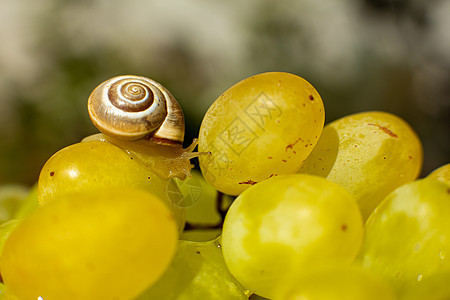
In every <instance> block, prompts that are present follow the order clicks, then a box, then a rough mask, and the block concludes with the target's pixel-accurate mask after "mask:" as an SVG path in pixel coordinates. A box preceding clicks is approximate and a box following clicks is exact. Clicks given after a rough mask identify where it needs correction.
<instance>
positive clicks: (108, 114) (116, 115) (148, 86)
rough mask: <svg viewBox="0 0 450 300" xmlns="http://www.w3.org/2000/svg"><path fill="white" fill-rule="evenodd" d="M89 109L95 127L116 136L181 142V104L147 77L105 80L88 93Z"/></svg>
mask: <svg viewBox="0 0 450 300" xmlns="http://www.w3.org/2000/svg"><path fill="white" fill-rule="evenodd" d="M88 111H89V117H90V118H91V120H92V122H93V123H94V125H95V127H97V128H98V129H99V130H100V131H101V132H102V133H103V134H105V135H108V136H111V137H114V138H116V139H120V140H138V139H142V138H148V139H150V140H152V141H154V142H157V143H163V144H182V143H183V139H184V116H183V112H182V110H181V107H180V105H179V104H178V102H177V101H176V100H175V98H174V97H173V96H172V95H171V94H170V92H169V91H168V90H167V89H166V88H165V87H163V86H162V85H161V84H160V83H158V82H156V81H154V80H151V79H149V78H146V77H142V76H132V75H127V76H118V77H114V78H111V79H109V80H106V81H104V82H103V83H101V84H100V85H99V86H97V87H96V88H95V89H94V91H93V92H92V93H91V95H90V96H89V100H88Z"/></svg>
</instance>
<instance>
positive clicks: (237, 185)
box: [0, 72, 450, 300]
mask: <svg viewBox="0 0 450 300" xmlns="http://www.w3.org/2000/svg"><path fill="white" fill-rule="evenodd" d="M119 79H120V80H119ZM105 82H106V83H108V82H114V84H110V85H108V84H105V83H102V84H101V85H100V86H99V88H97V89H96V90H95V91H96V92H94V93H93V94H92V95H91V97H90V99H91V98H92V97H96V99H95V101H93V103H95V104H92V105H100V106H98V107H97V106H96V107H91V106H90V107H89V110H90V113H91V112H92V111H94V112H95V113H96V115H95V116H92V115H91V118H92V121H93V123H94V124H95V125H96V126H98V128H99V130H100V131H101V132H102V133H99V134H96V135H93V136H89V137H86V138H85V139H83V140H82V141H80V142H79V143H75V144H73V145H70V146H68V147H66V148H64V149H61V150H59V151H58V152H56V153H55V154H54V155H53V156H52V157H50V158H49V159H48V161H47V162H45V164H44V166H43V168H42V170H41V173H40V175H39V180H38V182H37V183H36V185H34V186H33V187H32V188H31V189H30V190H25V189H23V188H20V187H17V186H6V185H5V186H0V222H1V223H0V275H1V277H0V278H1V283H0V299H9V300H28V299H29V300H32V299H33V300H35V299H43V300H61V299H71V300H77V299H79V300H89V299H93V300H94V299H95V300H99V299H100V300H102V299H105V300H107V299H108V300H110V299H121V300H122V299H129V300H133V299H134V300H153V299H158V300H166V299H167V300H182V299H225V300H233V299H242V300H244V299H253V300H256V299H274V300H286V299H288V300H289V299H292V300H294V299H318V300H321V299H327V300H328V299H365V300H371V299H388V300H391V299H392V300H393V299H400V300H403V299H404V300H406V299H408V300H410V299H415V300H425V299H426V300H430V299H431V300H433V299H435V300H437V299H450V288H449V285H448V282H449V280H450V219H449V218H448V216H449V215H450V175H449V174H450V164H446V165H443V166H441V167H440V168H438V169H436V170H435V171H434V172H432V173H431V174H429V175H428V176H427V177H425V178H418V176H419V174H420V171H421V168H422V162H423V149H422V143H421V140H420V138H419V136H418V135H417V134H416V133H415V131H414V124H408V123H407V122H406V121H405V120H403V119H401V118H400V117H398V116H396V115H393V114H391V113H388V112H381V111H366V112H360V113H356V114H349V115H347V116H345V117H343V118H340V119H338V120H335V121H334V122H330V123H327V124H326V123H325V108H324V107H325V106H326V105H324V102H325V104H326V99H324V101H323V100H322V98H321V96H320V95H319V92H318V91H317V90H316V89H315V88H314V87H313V85H312V84H311V83H309V82H308V81H307V80H305V79H303V78H302V77H300V76H298V75H295V74H290V73H285V72H267V73H262V74H256V75H254V76H251V77H249V78H246V79H244V80H242V81H240V82H238V83H236V84H235V85H233V86H231V87H230V88H229V89H228V90H226V91H225V92H224V93H223V94H221V95H219V96H218V98H217V99H216V100H215V101H214V102H213V104H212V105H211V107H210V108H209V109H208V111H207V112H206V114H205V116H204V118H203V121H202V124H201V126H200V131H199V138H198V141H197V140H194V141H193V142H192V145H191V146H190V147H188V148H186V149H184V148H182V146H181V145H182V142H183V139H184V117H183V114H182V112H181V107H180V106H179V105H178V103H177V102H176V100H175V98H174V97H173V96H172V95H171V94H170V92H169V91H168V90H167V89H165V88H164V87H163V86H162V85H160V84H159V83H157V82H155V81H153V80H151V79H148V78H145V77H141V76H121V77H116V78H113V79H110V80H108V81H105ZM122 84H123V86H122ZM147 84H148V86H147ZM111 87H112V89H113V90H108V89H109V88H111ZM99 91H101V92H99ZM122 93H123V95H122ZM97 97H98V98H97ZM117 97H118V98H117ZM148 100H150V101H149V102H148V103H147V102H146V101H148ZM153 103H158V105H157V106H158V107H154V106H153ZM90 105H91V104H90ZM106 107H107V109H106ZM119 110H120V112H119ZM113 112H114V113H113ZM97 115H101V116H102V118H103V119H101V120H99V119H97ZM141 129H142V130H144V131H143V132H140V131H139V130H141ZM197 143H198V152H195V151H194V149H195V148H196V146H197ZM197 156H198V160H199V168H194V164H193V162H192V161H191V159H192V158H194V157H197Z"/></svg>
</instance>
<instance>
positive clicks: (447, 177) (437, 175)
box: [427, 163, 450, 184]
mask: <svg viewBox="0 0 450 300" xmlns="http://www.w3.org/2000/svg"><path fill="white" fill-rule="evenodd" d="M427 178H434V179H437V180H439V181H442V182H446V183H448V184H450V163H449V164H446V165H443V166H441V167H439V168H437V169H436V170H434V171H433V172H432V173H431V174H429V175H428V176H427Z"/></svg>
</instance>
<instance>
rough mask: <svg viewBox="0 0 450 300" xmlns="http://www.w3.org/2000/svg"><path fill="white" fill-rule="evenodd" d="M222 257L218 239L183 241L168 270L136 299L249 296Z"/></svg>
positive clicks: (220, 299) (225, 299) (210, 299)
mask: <svg viewBox="0 0 450 300" xmlns="http://www.w3.org/2000/svg"><path fill="white" fill-rule="evenodd" d="M245 292H246V290H245V288H244V287H243V286H242V285H241V284H240V283H239V282H237V281H236V279H234V278H233V276H232V275H231V274H230V272H229V271H228V269H227V267H226V265H225V262H224V261H223V256H222V251H221V249H220V244H219V242H218V241H217V240H212V241H207V242H192V241H180V242H179V244H178V250H177V253H176V254H175V257H174V259H173V261H172V264H171V265H170V267H169V269H168V270H167V272H166V273H165V274H164V275H163V276H162V277H161V279H160V280H159V281H157V282H156V283H155V284H154V285H153V286H152V287H150V288H149V289H148V290H147V291H145V292H144V293H143V294H142V295H141V296H140V297H138V298H137V299H136V300H154V299H164V300H192V299H208V300H216V299H217V300H239V299H241V300H246V299H248V298H247V295H246V294H245Z"/></svg>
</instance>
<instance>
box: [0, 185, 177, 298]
mask: <svg viewBox="0 0 450 300" xmlns="http://www.w3.org/2000/svg"><path fill="white" fill-rule="evenodd" d="M177 239H178V233H177V225H176V221H175V218H174V216H173V213H172V212H171V211H170V210H169V209H168V208H167V206H166V205H165V204H164V203H163V202H162V201H161V199H159V198H158V197H157V196H155V195H153V194H150V193H148V192H146V191H143V190H135V189H127V188H123V189H111V190H110V191H91V192H83V193H82V192H80V193H75V194H71V195H67V196H65V197H61V199H58V201H53V202H51V203H48V204H47V205H45V206H43V207H40V208H38V209H37V210H36V211H35V212H34V213H32V214H31V215H29V216H28V217H27V218H25V219H23V221H22V222H21V223H20V224H19V225H18V226H17V227H16V228H15V229H14V230H13V231H12V232H11V234H10V236H9V238H8V239H7V241H6V243H5V245H4V248H3V252H2V254H1V261H0V268H1V272H2V277H3V280H4V283H5V285H6V286H7V288H8V291H9V292H10V293H11V294H13V295H16V296H17V297H18V298H19V299H23V300H27V299H30V300H31V299H34V300H35V299H38V297H42V299H45V300H61V299H73V300H76V299H79V300H90V299H93V300H98V299H133V298H134V297H136V296H138V295H139V294H140V293H141V292H143V291H144V290H145V289H146V288H147V287H148V286H150V285H151V284H153V283H154V282H155V281H157V280H158V279H159V277H160V276H161V275H162V274H163V272H164V271H165V270H166V269H167V268H168V266H169V264H170V262H171V260H172V258H173V255H174V254H175V250H176V245H177Z"/></svg>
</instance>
